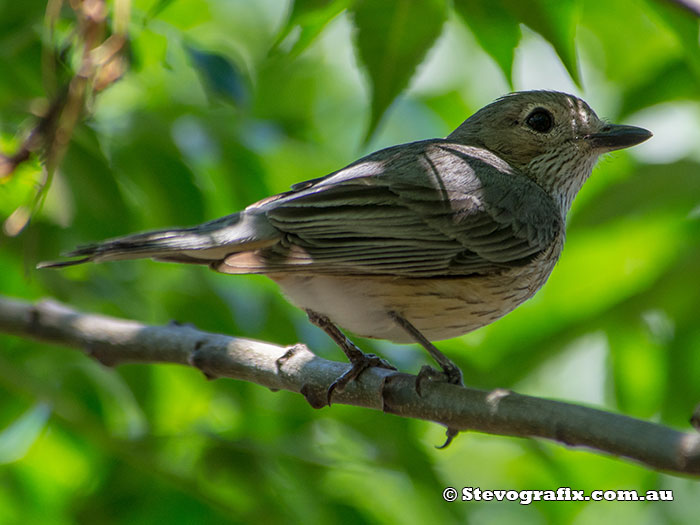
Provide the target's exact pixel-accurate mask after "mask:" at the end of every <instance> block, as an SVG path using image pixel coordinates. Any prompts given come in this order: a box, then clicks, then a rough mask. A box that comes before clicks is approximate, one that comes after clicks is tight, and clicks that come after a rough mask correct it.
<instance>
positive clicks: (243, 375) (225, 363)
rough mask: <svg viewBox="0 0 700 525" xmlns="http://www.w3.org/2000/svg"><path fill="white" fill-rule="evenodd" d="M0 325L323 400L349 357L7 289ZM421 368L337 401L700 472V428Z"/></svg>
mask: <svg viewBox="0 0 700 525" xmlns="http://www.w3.org/2000/svg"><path fill="white" fill-rule="evenodd" d="M0 331H2V332H5V333H10V334H15V335H19V336H22V337H27V338H32V339H37V340H40V341H46V342H51V343H57V344H63V345H67V346H70V347H76V348H81V349H82V350H83V351H84V352H85V353H86V354H88V355H90V356H92V357H94V358H95V359H97V360H99V361H100V362H102V363H104V364H105V365H108V366H115V365H118V364H122V363H178V364H181V365H189V366H194V367H197V368H199V369H200V370H201V371H202V372H203V373H204V374H205V375H206V376H207V377H208V378H218V377H231V378H234V379H241V380H244V381H251V382H254V383H256V384H258V385H262V386H265V387H267V388H270V389H273V390H289V391H292V392H298V393H301V394H303V395H304V396H305V397H306V399H307V401H309V403H311V405H312V406H314V407H315V408H321V407H322V406H324V405H325V392H326V389H327V388H328V385H329V384H330V383H331V382H332V381H333V380H334V379H336V378H337V377H338V375H340V374H341V373H342V372H344V371H345V370H346V369H347V367H348V365H347V364H344V363H337V362H334V361H328V360H326V359H322V358H320V357H318V356H316V355H314V354H313V353H312V352H311V351H309V350H308V349H307V348H306V347H305V346H304V345H296V346H292V347H286V348H285V347H281V346H277V345H273V344H270V343H263V342H260V341H253V340H249V339H241V338H237V337H229V336H225V335H220V334H212V333H207V332H203V331H200V330H197V329H195V328H192V327H190V326H182V325H176V324H170V325H166V326H148V325H144V324H141V323H138V322H136V321H127V320H123V319H116V318H112V317H105V316H101V315H94V314H85V313H80V312H78V311H76V310H73V309H71V308H69V307H67V306H63V305H61V304H59V303H56V302H53V301H41V302H39V303H37V304H32V303H29V302H25V301H19V300H14V299H8V298H3V297H0ZM415 380H416V377H415V376H413V375H409V374H402V373H397V372H394V371H391V370H386V369H378V368H374V369H370V370H368V371H366V372H364V373H363V374H362V375H361V376H360V378H359V379H358V380H357V381H354V382H352V383H351V384H350V385H348V387H347V388H346V389H345V390H344V391H343V392H338V393H336V394H335V395H334V397H333V402H334V403H344V404H348V405H355V406H361V407H366V408H373V409H376V410H383V411H385V412H389V413H392V414H396V415H399V416H403V417H411V418H418V419H425V420H429V421H434V422H436V423H440V424H442V425H445V426H447V427H450V428H456V429H460V430H476V431H480V432H487V433H490V434H500V435H508V436H520V437H540V438H547V439H551V440H554V441H558V442H560V443H563V444H566V445H569V446H583V447H588V448H592V449H595V450H598V451H601V452H605V453H608V454H613V455H616V456H623V457H625V458H629V459H633V460H635V461H638V462H640V463H643V464H645V465H647V466H650V467H653V468H657V469H661V470H666V471H671V472H679V473H685V474H696V475H697V474H700V435H698V434H695V433H683V432H679V431H676V430H673V429H670V428H667V427H664V426H662V425H658V424H654V423H649V422H646V421H641V420H637V419H633V418H630V417H627V416H623V415H619V414H611V413H608V412H604V411H601V410H596V409H592V408H587V407H582V406H577V405H572V404H569V403H562V402H558V401H551V400H548V399H540V398H535V397H530V396H524V395H520V394H516V393H514V392H511V391H509V390H500V389H499V390H493V391H490V392H488V391H483V390H477V389H473V388H463V387H459V386H456V385H450V384H447V383H437V382H431V383H430V384H429V385H426V386H425V387H424V388H423V392H422V395H421V396H419V395H418V394H417V393H416V390H415Z"/></svg>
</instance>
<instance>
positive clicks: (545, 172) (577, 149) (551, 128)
mask: <svg viewBox="0 0 700 525" xmlns="http://www.w3.org/2000/svg"><path fill="white" fill-rule="evenodd" d="M649 137H651V133H650V132H649V131H647V130H646V129H643V128H638V127H634V126H621V125H616V124H610V123H608V122H605V121H603V120H601V119H599V118H598V116H597V115H596V114H595V112H594V111H593V110H592V109H591V108H590V106H589V105H588V104H586V102H584V101H583V100H581V99H580V98H577V97H575V96H573V95H568V94H566V93H559V92H556V91H521V92H518V93H512V94H510V95H506V96H504V97H502V98H500V99H498V100H496V101H495V102H493V103H491V104H489V105H488V106H485V107H484V108H482V109H480V110H479V111H478V112H476V113H475V114H474V115H472V116H471V117H470V118H468V119H467V120H466V121H464V122H463V123H462V125H460V126H459V127H458V128H457V129H456V130H455V131H454V132H453V133H452V134H450V136H449V137H448V139H449V140H452V141H455V142H460V143H462V144H468V145H471V146H478V147H483V148H485V149H488V150H489V151H491V152H492V153H495V154H496V155H497V156H499V157H500V158H502V159H503V160H505V161H506V162H507V163H508V164H509V165H510V166H511V167H512V168H514V169H515V170H516V171H518V172H520V173H523V174H525V175H527V176H528V177H530V178H532V179H533V180H534V181H535V182H537V183H538V184H539V185H540V186H542V187H543V188H544V189H545V190H547V191H548V192H549V193H550V194H551V195H552V196H553V197H554V198H555V199H557V200H559V201H560V202H561V204H562V206H563V207H564V209H565V210H568V208H569V206H570V204H571V200H572V199H573V198H574V196H575V195H576V193H578V191H579V189H581V186H582V185H583V183H584V182H585V181H586V179H587V178H588V176H589V175H590V173H591V170H592V169H593V166H594V164H595V162H596V160H597V159H598V157H599V156H600V155H601V154H603V153H607V152H609V151H613V150H616V149H621V148H627V147H629V146H634V145H635V144H639V143H640V142H643V141H645V140H647V139H648V138H649Z"/></svg>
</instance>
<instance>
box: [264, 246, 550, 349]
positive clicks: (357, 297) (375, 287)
mask: <svg viewBox="0 0 700 525" xmlns="http://www.w3.org/2000/svg"><path fill="white" fill-rule="evenodd" d="M558 252H559V250H556V253H554V247H553V249H551V250H547V252H545V253H543V254H542V255H541V256H540V257H538V258H536V259H535V260H533V261H532V262H530V263H529V264H527V265H525V266H521V267H517V268H512V269H508V270H505V271H503V272H501V273H498V274H489V275H473V276H469V277H463V278H459V277H448V278H420V279H407V278H397V277H391V276H379V275H369V276H368V275H362V276H359V275H323V274H303V273H297V272H294V273H278V274H269V275H268V276H269V277H270V278H272V279H273V280H275V281H276V282H277V283H278V284H279V285H280V287H281V288H282V291H283V292H284V294H285V295H286V296H287V297H288V298H289V299H290V301H291V302H292V303H294V304H295V305H297V306H299V307H301V308H304V309H310V310H313V311H315V312H317V313H320V314H323V315H325V316H327V317H328V318H330V319H331V320H332V321H333V322H334V323H336V324H338V325H339V326H341V327H343V328H345V329H347V330H350V331H351V332H353V333H355V334H357V335H360V336H362V337H372V338H377V339H388V340H390V341H394V342H397V343H409V342H413V340H412V339H411V337H410V336H409V335H408V334H407V333H406V332H405V331H404V330H403V329H401V328H400V327H399V326H397V325H396V323H395V322H394V321H393V320H392V318H391V316H390V312H392V311H394V312H397V313H398V314H400V315H401V316H403V317H404V318H405V319H407V320H408V321H409V322H411V323H412V324H413V325H414V326H415V327H416V328H417V329H418V330H419V331H420V332H421V333H422V334H423V335H425V337H427V338H428V339H429V340H432V341H436V340H440V339H448V338H451V337H457V336H460V335H463V334H465V333H467V332H471V331H472V330H475V329H477V328H480V327H482V326H485V325H487V324H489V323H491V322H493V321H495V320H496V319H498V318H500V317H502V316H504V315H505V314H507V313H508V312H510V311H512V310H513V309H514V308H516V307H517V306H518V305H520V304H522V303H523V302H524V301H526V300H527V299H529V298H530V297H532V296H533V295H534V294H535V292H536V291H537V290H538V289H539V288H540V287H541V286H542V285H543V284H544V283H545V281H546V280H547V278H548V277H549V274H550V273H551V271H552V268H553V267H554V264H555V263H556V259H557V258H558V255H559V253H558Z"/></svg>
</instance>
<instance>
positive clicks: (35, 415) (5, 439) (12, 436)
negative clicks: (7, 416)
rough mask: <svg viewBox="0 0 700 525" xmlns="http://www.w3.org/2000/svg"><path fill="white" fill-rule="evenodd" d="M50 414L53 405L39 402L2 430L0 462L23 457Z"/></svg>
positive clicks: (0, 434)
mask: <svg viewBox="0 0 700 525" xmlns="http://www.w3.org/2000/svg"><path fill="white" fill-rule="evenodd" d="M49 415H51V407H50V406H49V405H48V404H46V403H39V404H37V405H35V406H34V407H33V408H32V409H30V410H28V411H27V412H25V413H24V414H22V415H21V416H20V417H19V418H18V419H17V420H16V421H15V422H14V423H12V424H11V425H10V426H9V427H7V428H4V429H3V430H2V431H0V464H3V463H11V462H13V461H17V460H18V459H21V458H22V457H23V456H24V455H25V454H26V453H27V451H28V450H29V449H30V448H31V446H32V445H33V444H34V442H35V441H36V439H37V438H38V437H39V435H40V434H41V431H42V430H43V429H44V427H45V426H46V422H47V421H48V419H49Z"/></svg>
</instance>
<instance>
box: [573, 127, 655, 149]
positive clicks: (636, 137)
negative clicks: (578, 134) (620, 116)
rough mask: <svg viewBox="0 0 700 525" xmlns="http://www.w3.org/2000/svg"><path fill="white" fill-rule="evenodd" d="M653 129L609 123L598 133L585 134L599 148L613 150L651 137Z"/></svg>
mask: <svg viewBox="0 0 700 525" xmlns="http://www.w3.org/2000/svg"><path fill="white" fill-rule="evenodd" d="M651 135H652V133H651V131H649V130H647V129H644V128H638V127H636V126H622V125H618V124H608V125H606V126H605V127H603V128H602V129H601V130H600V131H599V132H597V133H591V134H589V135H586V136H585V139H586V140H587V141H588V142H589V143H590V144H591V145H592V146H593V147H594V148H597V149H603V150H606V151H613V150H616V149H622V148H629V147H630V146H636V145H637V144H640V143H642V142H644V141H645V140H647V139H648V138H650V137H651Z"/></svg>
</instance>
